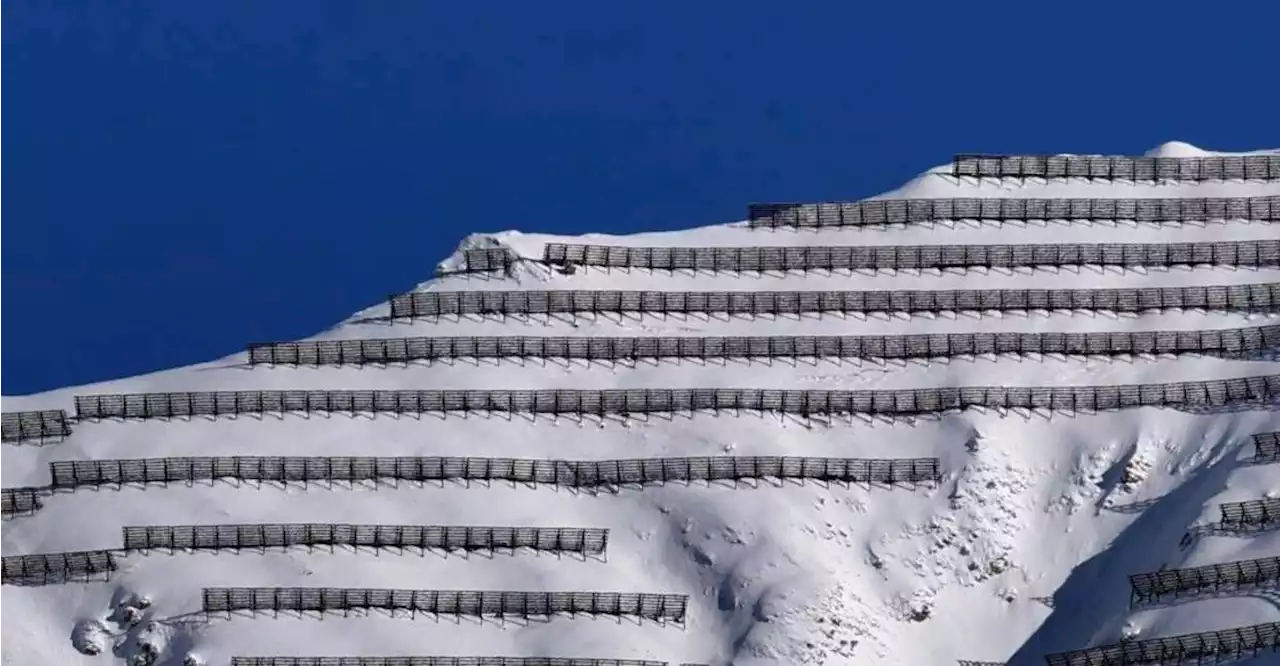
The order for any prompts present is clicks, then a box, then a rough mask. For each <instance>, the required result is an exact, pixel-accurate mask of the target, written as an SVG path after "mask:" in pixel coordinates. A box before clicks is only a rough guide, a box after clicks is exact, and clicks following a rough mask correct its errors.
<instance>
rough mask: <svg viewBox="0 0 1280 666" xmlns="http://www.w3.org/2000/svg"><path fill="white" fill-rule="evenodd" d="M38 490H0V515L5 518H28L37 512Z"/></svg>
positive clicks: (38, 508) (39, 505)
mask: <svg viewBox="0 0 1280 666" xmlns="http://www.w3.org/2000/svg"><path fill="white" fill-rule="evenodd" d="M40 507H41V503H40V489H39V488H5V489H3V490H0V514H3V516H4V517H5V518H13V517H16V516H29V515H31V514H33V513H35V512H36V511H39V510H40Z"/></svg>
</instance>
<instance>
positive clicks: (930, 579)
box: [0, 143, 1280, 666]
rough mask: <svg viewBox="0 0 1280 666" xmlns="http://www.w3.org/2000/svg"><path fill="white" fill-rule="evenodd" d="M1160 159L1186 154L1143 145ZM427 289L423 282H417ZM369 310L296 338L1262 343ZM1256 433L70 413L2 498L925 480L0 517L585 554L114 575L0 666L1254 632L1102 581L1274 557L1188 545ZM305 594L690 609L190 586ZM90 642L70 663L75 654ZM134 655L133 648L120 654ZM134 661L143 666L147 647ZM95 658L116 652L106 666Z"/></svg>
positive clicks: (976, 274) (112, 506)
mask: <svg viewBox="0 0 1280 666" xmlns="http://www.w3.org/2000/svg"><path fill="white" fill-rule="evenodd" d="M1155 153H1156V154H1160V155H1166V154H1167V155H1178V156H1181V155H1190V154H1205V153H1204V151H1199V149H1196V148H1194V147H1193V146H1188V145H1186V144H1173V143H1171V144H1165V145H1164V146H1161V147H1160V148H1158V149H1156V151H1155ZM1277 194H1280V185H1278V184H1276V183H1256V182H1246V183H1241V182H1231V183H1160V184H1135V183H1104V182H1099V181H1052V182H1044V181H1036V180H1034V179H1028V180H1026V181H995V180H985V179H984V180H982V181H976V180H973V179H960V180H958V179H955V178H952V177H950V176H946V175H944V174H943V173H942V170H941V169H934V170H931V171H929V172H927V173H925V174H922V175H921V176H920V177H918V178H916V179H914V180H912V181H911V182H910V183H908V184H906V185H905V186H904V187H902V188H900V189H898V190H895V191H894V192H890V193H886V194H885V195H881V197H893V198H898V197H904V198H905V197H911V198H943V197H1123V198H1131V197H1231V196H1264V195H1277ZM1275 237H1276V231H1275V225H1274V224H1264V223H1259V222H1249V221H1244V220H1234V221H1226V222H1209V223H1185V224H1177V225H1167V224H1166V225H1152V224H1130V223H1122V222H1121V223H1108V222H1091V223H1084V222H1071V223H1068V222H1043V223H1035V222H1032V223H1020V224H1014V223H1004V224H995V223H991V222H976V221H956V222H949V223H940V224H936V225H930V226H908V227H898V228H866V229H842V230H824V231H821V232H814V231H804V232H799V231H786V230H776V231H764V230H752V229H748V228H746V227H745V226H743V225H741V224H726V225H718V226H711V227H702V228H698V229H692V230H689V231H683V232H667V233H654V234H636V235H633V236H607V235H600V234H591V235H587V236H583V237H578V238H564V237H556V236H549V235H543V234H522V233H518V232H512V231H509V232H501V233H495V234H478V235H475V236H472V237H471V238H469V239H468V240H467V241H466V242H465V243H464V246H465V247H485V246H495V245H504V246H507V247H510V248H512V249H514V250H516V251H517V252H519V253H520V254H522V255H524V256H528V257H538V256H541V251H542V246H543V244H544V243H546V242H552V241H559V242H580V243H581V242H594V243H615V244H624V245H666V246H702V245H734V246H746V245H800V244H804V245H851V244H858V245H868V244H875V245H888V244H956V245H960V244H985V243H1054V242H1179V241H1193V240H1252V239H1266V238H1275ZM460 265H461V261H460V255H455V256H454V257H451V258H449V259H446V260H445V261H444V262H443V263H442V267H443V268H444V269H445V271H444V272H445V274H446V276H445V277H440V278H436V279H432V280H429V281H427V282H425V283H423V284H422V285H420V286H419V289H424V290H494V289H660V290H719V289H727V290H758V289H771V290H822V289H955V288H977V289H987V288H1011V287H1016V288H1027V287H1032V288H1048V289H1055V288H1069V287H1129V286H1175V285H1194V284H1223V285H1229V284H1245V283H1257V282H1273V281H1277V280H1278V279H1280V276H1277V273H1280V271H1275V270H1243V269H1238V270H1232V269H1225V268H1195V269H1171V270H1141V271H1138V270H1132V271H1120V270H1113V269H1107V270H1101V269H1091V268H1081V269H1078V270H1075V269H1072V270H1068V269H1061V270H1015V271H1000V270H990V271H982V270H979V271H901V272H896V273H890V272H878V273H877V272H857V271H843V272H842V271H833V272H831V273H816V272H815V273H786V274H782V273H779V274H759V275H757V274H727V273H726V274H709V273H692V272H676V273H666V272H654V271H638V270H632V271H621V270H613V271H607V270H599V269H580V270H577V271H575V272H574V273H573V274H571V275H566V274H563V273H561V272H558V271H554V270H550V269H547V268H546V267H545V266H539V265H536V264H522V265H520V266H518V267H516V268H515V269H514V270H513V271H512V272H511V274H510V275H507V276H502V275H449V274H448V272H449V271H450V270H451V269H456V268H458V267H459V266H460ZM428 270H429V269H428ZM386 314H387V306H386V305H377V306H374V307H371V308H369V309H368V310H366V311H364V312H361V313H357V314H356V315H354V316H352V317H351V318H349V319H348V320H346V321H345V322H343V323H342V324H340V325H339V326H337V327H335V328H333V329H331V330H329V331H326V332H324V333H323V334H321V335H319V336H317V338H318V339H340V338H343V339H348V338H372V337H406V336H446V335H485V336H494V335H498V336H501V335H553V336H558V335H611V336H618V335H627V336H657V335H681V336H718V335H759V336H767V335H800V334H804V335H859V334H904V333H922V332H928V333H946V332H977V331H1008V332H1037V331H1072V332H1087V331H1133V330H1168V329H1205V328H1229V327H1236V326H1247V325H1259V324H1264V323H1275V322H1276V318H1274V317H1268V316H1259V315H1255V316H1245V315H1225V314H1207V313H1197V312H1169V313H1163V314H1148V315H1142V316H1111V315H1104V314H1083V313H1072V314H1068V313H1028V314H1018V315H1013V314H1010V315H1004V316H997V315H993V314H990V313H984V314H981V315H979V314H956V315H937V316H929V317H897V316H852V315H850V316H823V317H817V316H800V317H787V316H777V317H765V316H760V317H754V318H747V317H718V316H696V315H689V316H669V317H657V316H644V317H641V316H607V315H599V316H595V317H546V318H539V317H509V318H506V319H497V318H480V317H474V318H466V317H464V318H457V319H453V320H444V321H434V322H430V321H415V322H395V323H389V322H388V321H386V319H385V318H381V319H380V318H379V317H385V315H386ZM1277 370H1280V364H1277V363H1275V362H1271V361H1265V360H1258V361H1230V360H1222V359H1217V358H1194V357H1180V358H1164V357H1161V358H1142V357H1135V358H1119V359H1102V358H1076V357H1052V356H1046V357H1043V358H1015V357H989V358H971V359H953V360H950V361H931V362H928V363H925V362H873V361H853V360H844V361H835V360H826V359H824V360H815V359H796V360H788V361H774V362H772V363H766V362H764V361H762V360H758V359H757V360H728V361H706V362H701V361H699V362H693V361H684V362H680V363H676V362H668V361H663V362H646V361H638V362H618V363H588V362H576V361H575V362H570V361H563V360H561V361H553V360H548V361H545V362H544V361H519V360H516V359H508V360H503V361H501V362H498V361H492V360H479V361H477V360H457V361H454V362H437V363H411V364H407V365H391V366H386V367H372V366H370V367H328V368H288V367H274V368H269V367H265V366H255V367H252V368H250V367H249V366H247V365H246V356H245V355H244V354H237V355H233V356H230V357H227V358H224V359H220V360H217V361H213V362H210V363H205V364H200V365H197V366H192V367H188V368H180V369H175V370H171V371H166V372H160V373H153V374H149V375H145V376H140V377H135V378H132V379H126V380H120V381H113V382H106V383H102V384H96V385H93V386H87V387H79V388H74V389H65V390H59V391H52V392H49V393H47V394H42V395H36V396H25V397H11V398H5V400H4V409H5V411H15V410H27V409H45V408H66V409H68V410H69V409H70V408H71V407H72V404H71V398H72V396H73V395H75V394H83V393H131V392H152V391H193V390H232V389H246V390H248V389H264V388H288V389H296V388H325V389H375V388H376V389H392V388H419V389H420V388H479V389H494V388H517V389H523V388H615V387H617V388H632V387H761V388H907V387H930V386H957V385H1070V384H1105V383H1136V382H1164V381H1183V380H1192V379H1205V378H1219V377H1235V376H1246V375H1256V374H1269V373H1275V372H1277ZM1277 429H1280V416H1278V415H1277V414H1276V413H1275V412H1274V411H1253V412H1238V413H1229V414H1184V413H1178V412H1171V411H1160V410H1153V409H1140V410H1130V411H1126V412H1121V413H1114V414H1093V415H1075V416H1072V415H1065V414H1048V413H1037V412H1010V413H997V412H995V411H970V412H966V413H964V414H959V415H948V416H945V417H940V418H928V419H917V420H914V421H897V422H887V421H882V420H874V419H860V418H832V419H810V420H802V419H794V418H778V417H776V416H760V415H751V414H742V415H737V416H735V415H732V414H722V415H719V416H713V415H703V414H699V415H694V416H686V415H673V416H663V415H650V416H648V417H643V418H631V419H621V418H618V419H604V420H593V419H589V418H583V419H571V418H564V417H562V418H558V419H553V418H546V417H540V418H536V419H533V418H524V417H520V416H513V417H512V418H506V417H500V416H493V417H485V416H482V415H471V416H469V417H467V418H462V417H457V416H451V417H448V418H442V417H438V416H433V415H424V416H422V417H420V418H419V417H402V418H391V417H386V416H378V417H376V418H370V417H368V416H367V415H363V416H357V417H347V416H343V415H333V416H330V417H322V416H313V417H311V418H309V419H308V418H302V417H299V416H295V415H286V416H283V417H279V418H277V417H276V416H270V415H269V416H266V417H264V418H260V419H259V418H249V417H241V418H238V419H225V420H218V421H208V420H202V419H194V420H190V421H183V420H175V421H167V422H166V421H147V422H124V423H121V422H101V423H81V424H77V426H76V428H75V432H74V434H73V435H72V436H71V437H70V438H68V439H67V440H66V441H64V442H62V443H59V444H56V445H49V446H44V447H35V446H20V447H19V446H6V447H5V448H4V452H3V463H4V464H3V469H2V470H0V476H2V481H3V486H4V487H6V488H8V487H15V486H23V485H40V484H43V483H46V482H47V481H48V477H47V464H48V463H49V462H50V461H55V460H81V459H106V458H142V457H162V456H210V455H220V456H233V455H316V456H326V455H332V456H344V455H376V456H413V455H423V456H492V457H526V458H575V459H613V458H637V457H663V456H706V455H791V456H835V457H859V458H897V457H917V456H920V457H925V456H927V457H938V458H940V459H941V461H942V466H943V470H944V473H945V478H944V480H943V482H942V483H940V484H938V485H937V487H921V488H915V489H911V488H895V489H885V488H865V487H857V486H852V487H844V486H840V485H838V484H832V485H829V486H824V485H819V484H795V483H786V484H776V485H774V484H770V483H768V482H764V481H762V482H760V483H758V484H739V485H737V486H736V487H735V486H732V485H724V484H702V485H699V484H690V485H688V486H684V485H675V484H673V485H667V486H662V487H649V488H645V489H643V490H639V489H623V490H619V491H618V492H616V493H597V494H593V493H581V492H569V491H566V490H564V489H560V490H556V489H552V488H548V487H540V488H536V489H533V488H527V487H523V486H508V485H505V484H500V483H493V484H489V485H483V484H471V486H470V487H467V486H463V485H456V484H439V485H431V484H419V485H414V484H408V483H401V484H398V485H396V486H391V485H378V486H374V485H362V484H351V485H345V486H344V485H341V484H333V485H332V486H329V485H310V486H306V487H302V486H299V485H297V484H290V485H287V486H283V485H279V484H274V485H273V484H269V483H267V484H256V485H255V484H231V483H214V484H202V483H194V484H171V485H170V486H168V487H155V486H152V487H147V488H145V489H144V488H130V487H125V488H121V489H105V488H104V489H102V490H101V491H97V492H94V491H78V492H75V493H61V494H55V495H53V496H50V497H47V498H45V500H44V504H45V506H44V507H43V508H42V509H41V510H40V511H38V512H37V513H36V514H35V515H33V516H29V517H21V518H16V519H13V520H9V521H6V522H5V524H4V527H3V550H4V554H5V555H15V554H24V553H43V552H54V551H66V550H86V549H100V548H115V547H118V546H119V544H120V528H121V527H122V526H124V525H160V524H227V523H282V522H323V523H358V524H371V523H380V524H400V525H415V524H417V525H496V526H572V527H605V528H608V529H609V530H610V538H609V548H608V551H607V556H606V557H604V558H590V557H588V558H574V557H567V556H565V557H556V556H552V555H546V554H543V555H534V554H526V553H520V554H515V555H504V554H499V555H495V556H492V557H488V556H483V557H482V556H478V555H473V556H470V557H464V556H460V555H457V554H451V555H448V556H444V555H438V554H431V553H426V554H417V553H404V554H399V553H396V552H393V551H380V552H376V553H375V552H370V551H365V550H359V551H353V550H350V549H347V550H343V549H337V550H336V551H335V552H329V551H328V550H323V551H322V550H317V551H316V552H307V551H306V550H290V551H286V552H273V551H267V552H262V553H260V552H252V551H245V552H243V553H241V554H230V553H219V554H216V555H215V554H182V553H178V554H172V555H171V554H168V553H160V552H153V553H152V554H150V555H138V554H130V555H128V556H125V557H123V558H122V560H121V570H120V571H119V572H117V573H116V574H115V575H114V576H113V577H112V578H111V579H110V581H109V582H105V583H102V582H95V583H88V584H84V583H71V584H67V585H55V586H46V587H12V586H10V587H6V588H5V589H4V597H3V611H4V613H3V656H4V663H5V664H68V665H74V664H84V665H89V664H101V663H119V660H121V659H134V660H139V659H141V660H142V661H146V660H147V659H148V658H150V659H153V660H154V661H155V663H156V664H157V665H164V664H170V665H172V664H182V663H184V660H187V659H190V660H191V662H190V663H207V664H210V665H213V664H226V663H227V662H228V660H229V658H230V657H231V656H233V655H335V656H336V655H369V656H374V655H507V656H580V657H611V658H635V659H640V658H647V659H660V660H667V661H671V662H700V663H706V664H716V665H722V664H734V665H754V664H859V665H861V664H867V665H871V664H875V665H877V666H881V665H899V664H900V665H903V666H907V665H912V666H914V665H918V664H937V663H954V661H955V660H957V659H965V660H990V661H1006V660H1008V661H1009V662H1010V663H1014V664H1038V663H1042V655H1043V654H1044V653H1045V652H1050V651H1059V650H1068V649H1075V648H1081V647H1086V646H1090V645H1096V644H1101V643H1105V642H1111V641H1115V640H1118V639H1120V638H1121V637H1122V636H1124V635H1137V636H1140V637H1147V636H1155V635H1168V634H1173V633H1184V632H1198V631H1209V630H1215V629H1222V628H1227V627H1232V626H1237V625H1247V624H1254V623H1258V622H1265V621H1272V620H1276V619H1278V616H1280V611H1277V609H1276V606H1275V605H1273V603H1272V600H1271V599H1270V598H1267V597H1257V596H1240V597H1226V598H1218V599H1211V600H1204V601H1197V602H1195V603H1184V604H1181V605H1176V606H1170V607H1163V608H1157V609H1149V610H1143V611H1140V612H1135V613H1130V612H1129V610H1128V589H1129V588H1128V582H1127V576H1128V575H1129V574H1132V573H1138V572H1143V571H1153V570H1156V569H1159V568H1162V567H1168V568H1178V567H1184V566H1197V565H1201V564H1208V563H1214V562H1222V561H1229V560H1235V559H1245V558H1251V557H1260V556H1266V555H1275V554H1278V553H1280V543H1277V542H1276V539H1277V537H1276V535H1275V534H1274V533H1272V534H1259V535H1253V536H1250V537H1249V538H1241V537H1233V536H1225V535H1200V536H1199V537H1197V538H1192V539H1186V538H1184V536H1185V535H1187V534H1188V532H1191V531H1193V530H1192V526H1194V525H1197V524H1200V523H1206V522H1212V521H1213V520H1215V519H1216V511H1217V509H1216V506H1217V504H1219V503H1221V502H1227V501H1237V500H1244V499H1254V498H1260V497H1262V496H1264V495H1265V494H1266V493H1267V492H1268V491H1270V490H1272V489H1273V488H1275V487H1276V486H1277V484H1276V479H1277V478H1278V477H1277V468H1275V467H1267V466H1253V465H1247V464H1245V463H1244V462H1243V460H1244V459H1245V458H1247V457H1248V456H1249V455H1250V453H1251V452H1250V451H1249V450H1248V446H1247V444H1246V442H1247V440H1248V436H1249V435H1251V434H1252V433H1255V432H1263V431H1269V430H1277ZM214 586H308V587H312V586H332V587H388V588H415V589H492V590H504V589H507V590H527V591H543V590H595V591H621V592H662V593H678V594H688V595H689V596H690V607H689V617H688V620H687V622H686V623H685V626H683V627H674V626H659V625H655V624H648V623H635V622H631V621H628V620H622V621H615V620H611V619H607V618H600V619H586V618H577V619H567V618H556V619H552V620H550V621H547V622H539V621H510V620H508V621H505V622H498V621H484V622H479V621H472V620H466V619H463V620H452V619H439V620H434V619H430V618H423V617H421V616H420V617H418V618H417V619H416V620H411V619H408V618H405V617H389V616H386V615H382V614H377V613H373V614H369V615H368V616H360V617H357V616H352V617H341V616H334V615H330V616H325V617H324V618H323V619H322V620H321V619H316V618H314V617H297V616H288V617H286V616H282V617H279V618H271V617H269V616H257V617H253V618H249V617H240V616H237V617H235V618H234V619H231V620H226V619H214V620H211V621H206V620H205V619H204V618H202V617H200V616H199V614H198V613H197V612H196V611H197V610H198V609H199V607H200V589H201V588H203V587H214ZM95 651H96V652H97V653H98V654H97V655H96V656H88V655H86V654H85V653H87V652H95ZM139 655H142V656H141V657H140V656H139ZM147 655H150V656H149V657H148V656H147ZM113 659H114V660H115V661H114V662H113Z"/></svg>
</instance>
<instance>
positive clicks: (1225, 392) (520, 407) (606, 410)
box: [75, 375, 1280, 420]
mask: <svg viewBox="0 0 1280 666" xmlns="http://www.w3.org/2000/svg"><path fill="white" fill-rule="evenodd" d="M1278 397H1280V375H1266V376H1256V377H1237V378H1232V379H1220V380H1219V379H1215V380H1206V381H1193V382H1179V383H1173V384H1140V385H1139V384H1132V385H1112V386H1052V387H1049V386H1036V387H1030V386H1026V387H1009V386H969V387H951V388H924V389H896V390H870V389H857V390H828V389H743V388H725V389H543V390H532V391H512V390H470V391H456V390H434V389H432V390H370V391H301V390H300V391H288V390H265V391H225V392H223V391H218V392H213V391H201V392H194V393H129V394H114V395H87V396H76V399H75V400H76V413H77V417H78V418H80V419H88V420H93V419H107V418H121V419H153V418H175V417H192V416H212V417H217V416H234V415H241V414H268V413H274V414H284V413H329V412H342V413H373V414H378V413H390V414H422V413H444V414H447V413H456V412H462V413H468V412H486V413H495V412H501V413H526V414H551V415H554V414H570V415H595V416H601V417H603V416H607V415H618V416H624V417H625V416H629V415H638V414H653V413H672V412H695V411H713V412H716V413H720V412H724V411H732V412H734V413H735V414H737V413H739V412H740V411H741V410H747V411H753V412H761V413H764V412H769V413H776V414H794V415H800V416H819V415H821V416H827V415H853V414H869V415H889V416H910V415H921V414H936V413H940V412H950V411H956V410H964V409H968V408H974V407H979V408H993V409H1050V410H1059V411H1073V412H1074V411H1088V412H1093V411H1110V410H1115V409H1126V408H1131V407H1169V408H1175V409H1193V410H1199V409H1217V408H1235V407H1239V406H1244V405H1250V404H1266V405H1271V404H1275V402H1276V400H1277V398H1278Z"/></svg>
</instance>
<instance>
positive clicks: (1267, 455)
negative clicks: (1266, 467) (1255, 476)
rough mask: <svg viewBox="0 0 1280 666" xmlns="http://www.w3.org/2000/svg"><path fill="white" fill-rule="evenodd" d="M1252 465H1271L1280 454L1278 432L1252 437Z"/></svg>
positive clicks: (1261, 433)
mask: <svg viewBox="0 0 1280 666" xmlns="http://www.w3.org/2000/svg"><path fill="white" fill-rule="evenodd" d="M1252 439H1253V457H1252V458H1250V460H1249V462H1252V463H1272V462H1275V461H1276V458H1277V455H1278V454H1280V432H1260V433H1258V434H1256V435H1254V436H1253V438H1252Z"/></svg>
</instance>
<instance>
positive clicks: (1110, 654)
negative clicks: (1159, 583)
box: [1045, 622, 1280, 666]
mask: <svg viewBox="0 0 1280 666" xmlns="http://www.w3.org/2000/svg"><path fill="white" fill-rule="evenodd" d="M1277 637H1280V622H1266V623H1263V624H1255V625H1252V626H1248V627H1234V628H1231V629H1223V630H1221V631H1206V632H1203V633H1199V634H1182V635H1179V636H1167V637H1164V638H1150V639H1147V640H1140V641H1130V642H1128V643H1118V644H1115V645H1105V646H1101V647H1094V648H1088V649H1085V650H1073V651H1071V652H1060V653H1056V654H1050V655H1046V656H1045V661H1046V662H1047V663H1048V666H1139V665H1152V666H1154V665H1157V664H1181V663H1184V662H1186V661H1190V660H1198V661H1196V662H1195V663H1197V664H1205V663H1218V661H1219V660H1223V661H1225V660H1228V659H1234V658H1236V657H1240V656H1243V655H1257V654H1260V653H1262V652H1274V651H1275V650H1276V647H1277V642H1278V641H1277Z"/></svg>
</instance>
